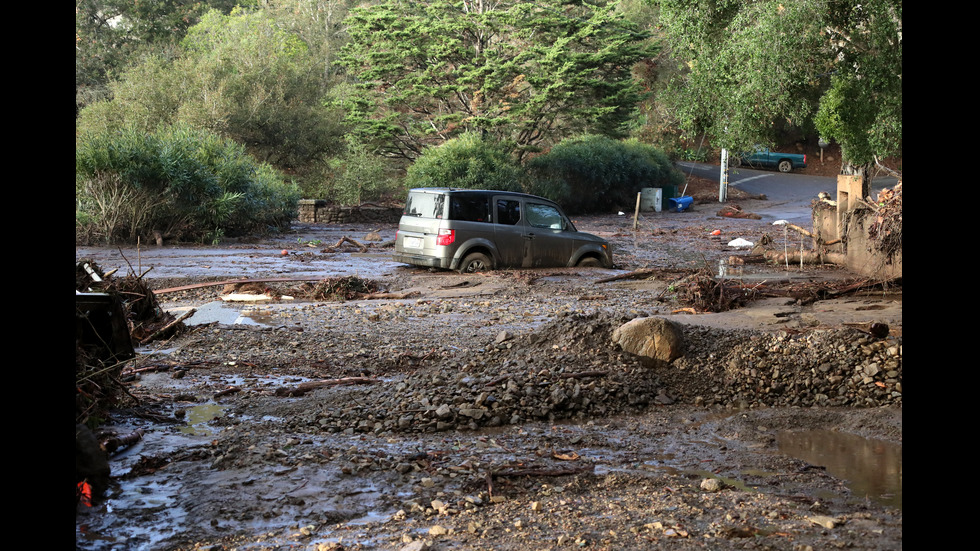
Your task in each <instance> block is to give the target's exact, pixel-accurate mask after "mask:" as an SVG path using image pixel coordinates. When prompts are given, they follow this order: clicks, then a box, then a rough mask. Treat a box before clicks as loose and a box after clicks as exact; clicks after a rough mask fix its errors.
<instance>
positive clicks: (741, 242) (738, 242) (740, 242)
mask: <svg viewBox="0 0 980 551" xmlns="http://www.w3.org/2000/svg"><path fill="white" fill-rule="evenodd" d="M752 245H755V243H753V242H751V241H746V240H745V239H742V238H741V237H739V238H738V239H732V240H731V241H729V242H728V246H729V247H735V248H736V249H741V248H748V247H751V246H752Z"/></svg>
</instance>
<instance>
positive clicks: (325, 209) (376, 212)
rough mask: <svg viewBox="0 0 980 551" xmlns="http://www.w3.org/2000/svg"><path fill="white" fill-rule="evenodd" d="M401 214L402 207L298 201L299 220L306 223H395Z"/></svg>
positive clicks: (313, 200) (310, 200) (308, 200)
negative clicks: (348, 205) (338, 204)
mask: <svg viewBox="0 0 980 551" xmlns="http://www.w3.org/2000/svg"><path fill="white" fill-rule="evenodd" d="M401 215H402V207H400V206H399V207H382V206H377V205H361V206H359V207H340V206H336V205H328V204H327V202H326V201H322V200H315V199H303V200H301V201H300V202H299V221H300V222H303V223H306V224H356V223H370V222H380V223H393V224H397V223H398V220H399V218H401Z"/></svg>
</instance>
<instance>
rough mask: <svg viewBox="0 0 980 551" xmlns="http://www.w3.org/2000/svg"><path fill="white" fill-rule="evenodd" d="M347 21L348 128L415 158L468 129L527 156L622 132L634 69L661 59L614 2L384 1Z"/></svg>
mask: <svg viewBox="0 0 980 551" xmlns="http://www.w3.org/2000/svg"><path fill="white" fill-rule="evenodd" d="M347 21H348V23H349V28H348V33H349V35H350V42H348V44H347V45H346V47H345V48H344V50H343V51H342V54H341V57H340V60H339V62H340V64H341V65H342V66H343V67H344V68H346V69H347V71H348V72H349V74H351V75H352V76H355V77H356V78H357V79H358V83H359V87H358V93H357V95H355V96H353V97H352V98H349V101H348V103H347V105H348V107H349V108H350V110H349V112H348V116H349V120H350V121H352V122H353V123H354V124H355V126H356V128H357V129H358V131H359V132H362V133H363V134H364V135H365V136H367V137H370V138H371V139H374V140H376V141H377V143H379V144H382V146H383V147H384V148H385V149H384V150H385V153H386V154H388V155H392V156H400V157H403V158H407V159H414V158H416V157H418V156H419V155H421V154H422V152H423V151H424V150H425V148H426V147H428V146H431V145H438V144H440V143H443V142H445V141H447V140H450V139H452V138H454V137H456V136H459V135H462V134H465V133H467V132H479V133H481V134H486V135H488V136H490V137H491V138H492V139H493V141H495V142H497V143H501V144H503V145H504V146H505V147H506V148H508V149H510V150H513V151H515V152H516V155H517V157H518V158H521V157H522V156H523V155H525V154H526V153H528V152H532V151H535V150H536V149H538V148H539V147H541V146H542V145H545V144H548V143H549V142H550V143H554V142H556V141H558V140H560V139H561V138H563V137H566V136H570V135H573V134H577V133H581V132H583V131H591V132H596V133H603V134H609V135H620V134H623V133H624V132H625V129H626V126H627V124H628V122H629V121H630V119H631V117H632V115H633V113H634V110H635V106H636V103H637V101H638V100H639V99H640V98H641V97H642V94H641V90H640V89H639V87H638V86H637V83H636V82H635V81H634V80H633V79H632V77H631V68H632V67H633V65H634V64H635V63H636V62H637V61H638V60H640V59H643V58H644V57H646V56H647V55H649V54H650V51H651V50H650V48H649V47H648V44H647V42H646V39H647V36H648V35H647V34H646V33H644V32H641V31H639V30H638V29H636V28H635V26H634V25H632V24H631V23H630V22H629V21H627V20H625V19H624V18H623V16H622V14H620V13H618V12H617V11H616V4H615V3H609V4H599V5H596V4H590V3H584V2H567V1H561V0H545V1H542V2H501V3H492V6H491V3H479V4H475V3H471V2H458V1H452V0H433V1H431V2H413V1H410V0H386V1H383V2H381V3H379V4H377V5H373V6H369V7H364V8H358V9H354V10H352V11H351V14H350V16H349V17H348V19H347Z"/></svg>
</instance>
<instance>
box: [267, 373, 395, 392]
mask: <svg viewBox="0 0 980 551" xmlns="http://www.w3.org/2000/svg"><path fill="white" fill-rule="evenodd" d="M378 382H381V379H373V378H370V377H344V378H341V379H326V380H323V381H311V382H308V383H302V384H300V385H297V386H295V387H293V388H278V389H276V396H302V395H304V394H306V393H307V392H311V391H314V390H316V389H318V388H326V387H331V386H341V385H367V384H374V383H378Z"/></svg>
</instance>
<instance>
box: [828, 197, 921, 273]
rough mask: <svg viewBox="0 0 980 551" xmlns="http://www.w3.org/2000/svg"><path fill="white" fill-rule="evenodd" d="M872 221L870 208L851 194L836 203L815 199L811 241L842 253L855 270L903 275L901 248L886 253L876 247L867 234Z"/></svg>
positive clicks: (847, 263) (851, 268) (847, 264)
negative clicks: (834, 204) (861, 203)
mask: <svg viewBox="0 0 980 551" xmlns="http://www.w3.org/2000/svg"><path fill="white" fill-rule="evenodd" d="M849 184H850V183H849ZM838 197H840V195H838ZM845 197H846V196H845ZM872 222H874V213H873V211H872V210H871V209H869V208H867V207H864V206H861V205H860V204H859V203H856V202H855V201H853V197H851V200H847V201H846V203H845V204H843V205H842V204H841V203H840V202H839V203H838V204H837V206H832V205H830V204H828V203H824V202H818V203H816V204H815V205H814V207H813V232H814V242H815V243H814V245H815V246H816V247H817V248H818V250H825V251H828V252H840V253H843V254H844V256H845V259H846V260H845V267H846V268H847V269H848V270H850V271H852V272H855V273H857V274H861V275H864V276H868V277H874V278H878V279H893V278H898V277H902V251H901V250H899V251H898V252H896V253H895V254H893V255H892V256H891V257H889V256H887V255H885V254H884V253H882V252H881V251H879V250H877V249H876V247H875V246H874V245H875V244H874V243H873V242H872V241H871V239H870V238H869V232H868V228H869V226H870V225H871V223H872ZM828 244H829V245H828Z"/></svg>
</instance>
